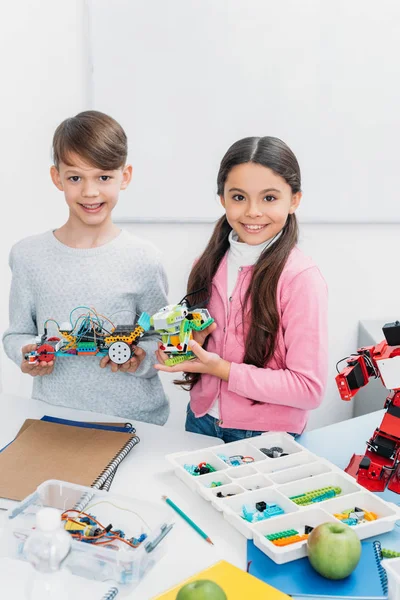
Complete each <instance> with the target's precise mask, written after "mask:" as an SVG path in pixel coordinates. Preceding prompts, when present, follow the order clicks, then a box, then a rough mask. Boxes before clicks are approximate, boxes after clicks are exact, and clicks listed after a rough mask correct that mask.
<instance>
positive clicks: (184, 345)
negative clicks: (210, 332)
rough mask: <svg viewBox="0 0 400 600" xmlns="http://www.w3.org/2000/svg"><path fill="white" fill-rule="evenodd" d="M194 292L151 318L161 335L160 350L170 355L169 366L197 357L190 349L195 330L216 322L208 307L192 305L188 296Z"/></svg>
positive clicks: (201, 329) (200, 329)
mask: <svg viewBox="0 0 400 600" xmlns="http://www.w3.org/2000/svg"><path fill="white" fill-rule="evenodd" d="M199 291H201V290H197V291H196V292H192V294H196V293H198V292H199ZM192 294H187V295H186V296H185V297H184V298H182V300H181V301H180V302H178V304H170V305H169V306H165V307H164V308H162V309H161V310H160V311H159V312H157V313H156V314H155V315H153V316H152V317H151V319H150V323H151V325H152V327H153V328H154V330H155V331H156V332H158V333H159V334H160V335H161V340H162V345H161V347H160V350H162V351H163V352H165V353H166V354H167V355H168V356H169V358H168V359H167V360H166V361H165V364H166V365H167V366H172V365H176V364H178V363H181V362H184V361H185V360H191V359H193V358H195V355H194V354H193V352H192V351H191V350H190V349H189V341H190V340H191V339H192V338H193V331H203V330H204V329H206V327H208V326H209V325H211V324H212V323H214V319H213V318H212V317H211V316H210V313H209V312H208V310H207V309H206V308H200V307H198V306H190V304H189V301H188V299H187V298H188V296H191V295H192Z"/></svg>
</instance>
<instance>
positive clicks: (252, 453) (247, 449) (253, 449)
mask: <svg viewBox="0 0 400 600" xmlns="http://www.w3.org/2000/svg"><path fill="white" fill-rule="evenodd" d="M213 451H214V452H215V454H216V455H217V456H218V455H224V456H226V457H227V458H229V457H234V456H243V457H251V458H254V462H252V463H248V464H252V465H254V463H256V462H259V461H262V460H266V459H267V456H266V455H265V454H263V452H260V450H258V448H257V446H255V445H254V444H252V443H250V442H245V441H239V442H231V443H229V444H225V446H216V447H215V448H213ZM218 457H219V458H220V456H218ZM221 460H222V459H221ZM228 466H229V467H231V466H232V467H235V466H234V465H229V464H228ZM240 466H242V465H238V466H236V468H237V469H238V468H239V467H240ZM246 466H247V465H246Z"/></svg>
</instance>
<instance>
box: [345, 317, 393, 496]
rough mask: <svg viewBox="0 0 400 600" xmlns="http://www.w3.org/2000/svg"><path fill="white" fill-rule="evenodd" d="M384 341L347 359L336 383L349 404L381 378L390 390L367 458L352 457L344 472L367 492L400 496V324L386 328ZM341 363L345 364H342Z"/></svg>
mask: <svg viewBox="0 0 400 600" xmlns="http://www.w3.org/2000/svg"><path fill="white" fill-rule="evenodd" d="M382 330H383V333H384V336H385V340H383V341H382V342H380V343H379V344H377V345H376V346H366V347H364V348H360V349H359V350H358V351H357V354H354V355H352V356H350V357H349V358H347V359H344V360H346V361H347V366H346V367H345V368H344V369H343V370H342V371H341V372H339V374H338V375H337V377H336V383H337V386H338V389H339V392H340V396H341V398H342V400H346V401H349V400H351V398H353V397H354V396H355V395H356V394H357V392H358V390H359V389H360V388H362V387H364V386H365V385H367V383H368V381H369V380H370V378H372V377H374V378H380V379H381V381H382V383H383V385H384V386H385V387H386V388H388V390H390V393H389V395H388V396H387V398H386V401H385V406H384V408H385V409H386V412H385V414H384V416H383V419H382V422H381V424H380V425H379V427H377V428H376V429H375V431H374V433H373V435H372V437H371V438H370V439H369V440H368V442H367V449H366V452H365V454H364V455H363V456H362V455H357V454H353V456H352V458H351V460H350V463H349V464H348V466H347V468H346V469H345V471H346V472H347V473H349V474H350V475H352V476H353V477H355V478H356V479H357V482H358V483H359V484H360V485H362V486H364V487H365V488H367V489H369V490H371V491H374V492H382V491H384V489H385V488H386V487H387V488H388V489H389V490H391V491H392V492H395V493H397V494H398V493H400V322H399V321H396V322H394V323H387V324H386V325H384V326H383V329H382ZM339 362H342V361H339ZM338 364H339V363H338Z"/></svg>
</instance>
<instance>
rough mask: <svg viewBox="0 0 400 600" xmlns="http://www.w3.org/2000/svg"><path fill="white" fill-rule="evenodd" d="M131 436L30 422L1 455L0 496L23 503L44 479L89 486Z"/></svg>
mask: <svg viewBox="0 0 400 600" xmlns="http://www.w3.org/2000/svg"><path fill="white" fill-rule="evenodd" d="M134 437H135V435H134V434H132V433H123V432H119V431H106V430H103V429H86V428H81V427H74V426H70V425H61V424H59V423H49V422H46V421H35V420H33V421H31V422H30V423H29V425H28V426H27V427H26V428H24V426H23V427H22V428H21V430H20V432H19V434H18V436H17V437H16V438H15V440H14V441H13V442H12V444H10V445H9V446H7V447H6V448H5V449H4V450H3V451H2V452H1V453H0V497H1V498H8V499H11V500H22V499H23V498H25V497H26V496H28V495H29V494H31V493H32V492H34V491H35V489H36V488H37V486H38V485H40V484H41V483H43V481H46V480H47V479H61V480H63V481H69V482H71V483H77V484H80V485H85V486H92V485H94V484H95V482H96V480H97V479H98V478H99V477H100V476H101V475H102V474H103V473H104V471H106V469H107V468H108V467H109V465H110V464H111V463H112V462H113V460H114V459H115V458H116V457H118V455H119V454H120V453H121V452H122V451H123V450H124V448H125V447H126V445H127V444H129V442H130V441H131V440H132V439H133V438H134Z"/></svg>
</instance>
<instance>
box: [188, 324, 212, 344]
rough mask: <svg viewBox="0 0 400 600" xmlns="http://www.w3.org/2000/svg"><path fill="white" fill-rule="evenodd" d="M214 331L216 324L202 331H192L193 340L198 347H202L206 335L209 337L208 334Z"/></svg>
mask: <svg viewBox="0 0 400 600" xmlns="http://www.w3.org/2000/svg"><path fill="white" fill-rule="evenodd" d="M216 329H217V324H216V323H211V325H209V326H208V327H206V328H205V329H203V331H193V339H194V341H195V342H197V343H198V344H200V346H202V345H203V344H204V342H205V341H206V337H207V336H208V335H210V333H212V332H213V331H215V330H216Z"/></svg>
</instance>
